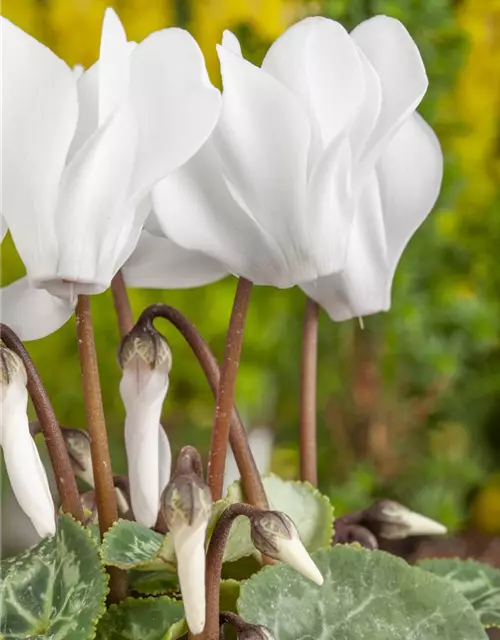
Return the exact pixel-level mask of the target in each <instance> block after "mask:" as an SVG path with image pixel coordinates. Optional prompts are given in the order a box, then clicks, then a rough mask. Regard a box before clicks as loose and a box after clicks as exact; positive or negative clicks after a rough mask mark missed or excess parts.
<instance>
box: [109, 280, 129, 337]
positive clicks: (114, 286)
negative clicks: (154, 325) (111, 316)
mask: <svg viewBox="0 0 500 640" xmlns="http://www.w3.org/2000/svg"><path fill="white" fill-rule="evenodd" d="M111 293H112V294H113V302H114V304H115V311H116V317H117V319H118V329H119V330H120V335H121V336H122V337H123V336H125V335H127V333H128V332H129V331H131V330H132V327H133V326H134V314H133V312H132V307H131V305H130V298H129V297H128V293H127V287H126V286H125V280H124V279H123V275H122V272H121V271H118V273H117V274H116V275H115V277H114V278H113V280H112V281H111Z"/></svg>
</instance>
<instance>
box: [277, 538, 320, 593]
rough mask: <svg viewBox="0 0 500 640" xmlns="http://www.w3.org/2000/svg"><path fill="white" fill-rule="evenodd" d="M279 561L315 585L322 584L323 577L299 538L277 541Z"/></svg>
mask: <svg viewBox="0 0 500 640" xmlns="http://www.w3.org/2000/svg"><path fill="white" fill-rule="evenodd" d="M279 559H280V560H281V561H282V562H286V563H287V564H289V565H290V566H291V567H293V568H294V569H295V570H296V571H298V572H299V573H301V574H302V575H303V576H305V577H306V578H309V580H312V581H313V582H315V583H316V584H319V585H322V584H323V582H324V580H323V576H322V575H321V573H320V571H319V569H318V567H317V566H316V565H315V564H314V562H313V560H312V558H311V556H310V555H309V554H308V553H307V551H306V548H305V547H304V545H303V544H302V542H301V541H300V538H299V537H293V538H292V539H291V540H284V539H281V540H280V541H279Z"/></svg>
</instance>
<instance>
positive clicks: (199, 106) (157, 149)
mask: <svg viewBox="0 0 500 640" xmlns="http://www.w3.org/2000/svg"><path fill="white" fill-rule="evenodd" d="M131 65H132V66H131V92H132V99H133V103H134V108H135V110H136V114H137V118H138V123H139V147H138V155H137V162H136V166H135V171H134V179H133V184H132V186H131V191H130V194H131V195H132V197H133V198H134V199H141V198H142V197H143V196H144V194H145V193H146V192H147V191H148V190H149V189H150V188H151V187H152V186H153V185H154V184H155V183H156V182H158V180H160V179H161V178H164V177H166V176H167V175H168V174H169V173H171V172H172V171H174V170H175V169H177V168H178V167H180V166H181V165H182V164H184V163H185V162H187V160H189V158H191V157H192V156H193V155H194V154H195V153H196V152H197V151H198V149H199V148H200V147H201V146H202V144H203V143H204V142H205V141H206V140H207V138H208V137H209V135H210V134H211V133H212V130H213V128H214V127H215V125H216V122H217V119H218V117H219V113H220V106H221V100H220V93H219V91H218V90H217V89H216V88H215V87H213V86H212V85H211V84H210V80H209V77H208V73H207V70H206V67H205V61H204V59H203V55H202V53H201V50H200V48H199V47H198V45H197V43H196V41H195V40H194V39H193V38H192V36H190V35H189V33H188V32H187V31H184V30H182V29H176V28H171V29H164V30H162V31H157V32H156V33H153V34H151V35H150V36H149V37H148V38H146V39H145V40H144V41H143V42H141V43H140V44H139V45H138V46H137V47H136V49H135V50H134V52H133V53H132V55H131Z"/></svg>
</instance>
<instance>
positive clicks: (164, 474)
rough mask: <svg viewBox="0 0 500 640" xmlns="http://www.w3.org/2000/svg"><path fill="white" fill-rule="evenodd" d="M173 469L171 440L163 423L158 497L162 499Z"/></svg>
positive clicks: (159, 452) (160, 432)
mask: <svg viewBox="0 0 500 640" xmlns="http://www.w3.org/2000/svg"><path fill="white" fill-rule="evenodd" d="M171 470H172V450H171V449H170V440H169V439H168V436H167V434H166V432H165V429H164V428H163V426H162V425H161V424H159V425H158V489H159V491H158V498H159V499H161V495H162V493H163V492H164V491H165V487H166V486H167V484H168V482H169V480H170V472H171Z"/></svg>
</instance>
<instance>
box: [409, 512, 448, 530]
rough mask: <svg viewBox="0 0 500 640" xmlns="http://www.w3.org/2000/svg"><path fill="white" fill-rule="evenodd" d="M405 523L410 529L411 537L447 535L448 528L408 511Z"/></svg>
mask: <svg viewBox="0 0 500 640" xmlns="http://www.w3.org/2000/svg"><path fill="white" fill-rule="evenodd" d="M403 521H404V523H405V524H406V525H407V526H408V527H409V528H410V530H409V532H408V534H407V535H410V536H440V535H444V534H445V533H447V529H446V527H445V526H444V525H443V524H441V523H440V522H436V520H432V519H431V518H427V517H426V516H423V515H421V514H420V513H416V512H415V511H410V510H408V512H407V513H405V515H404V519H403Z"/></svg>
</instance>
